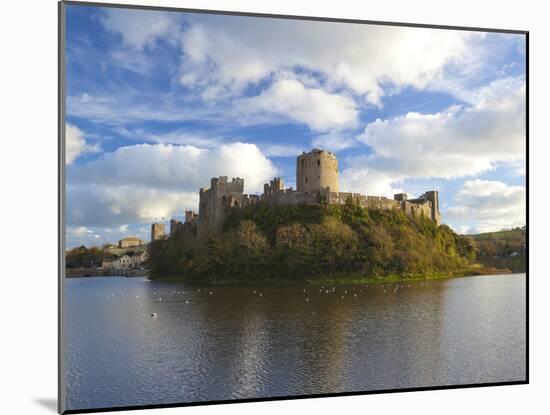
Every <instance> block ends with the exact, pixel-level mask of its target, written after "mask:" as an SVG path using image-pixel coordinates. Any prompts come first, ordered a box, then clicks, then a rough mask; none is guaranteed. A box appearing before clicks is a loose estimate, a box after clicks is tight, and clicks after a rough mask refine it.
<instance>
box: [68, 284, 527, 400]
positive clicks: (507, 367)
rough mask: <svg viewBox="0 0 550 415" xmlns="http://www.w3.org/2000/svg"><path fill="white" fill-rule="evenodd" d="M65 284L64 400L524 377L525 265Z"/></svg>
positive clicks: (244, 394) (210, 396) (229, 395)
mask: <svg viewBox="0 0 550 415" xmlns="http://www.w3.org/2000/svg"><path fill="white" fill-rule="evenodd" d="M64 284H65V305H64V313H65V314H64V316H65V321H64V334H65V335H64V348H65V367H66V376H65V381H66V407H67V409H86V408H101V407H114V406H125V405H155V404H169V403H183V402H196V401H209V400H226V399H242V398H259V397H274V396H295V395H302V394H318V393H337V392H353V391H370V390H380V389H395V388H410V387H426V386H441V385H460V384H471V383H486V382H491V383H492V382H509V381H522V380H525V376H526V370H525V369H526V367H525V364H526V360H525V354H526V327H525V326H526V321H525V319H526V314H525V311H526V302H525V300H526V297H525V284H526V276H525V274H514V275H502V276H481V277H466V278H456V279H448V280H433V281H423V282H409V283H395V284H386V285H369V286H366V285H354V286H343V285H340V286H335V287H333V286H322V287H321V286H314V285H287V286H284V285H283V286H281V285H279V286H259V285H258V286H254V285H246V286H228V287H221V286H196V285H181V284H169V283H160V282H151V281H147V280H146V279H143V278H123V277H98V278H80V279H67V280H66V281H65V282H64ZM152 313H156V316H155V317H153V316H151V314H152Z"/></svg>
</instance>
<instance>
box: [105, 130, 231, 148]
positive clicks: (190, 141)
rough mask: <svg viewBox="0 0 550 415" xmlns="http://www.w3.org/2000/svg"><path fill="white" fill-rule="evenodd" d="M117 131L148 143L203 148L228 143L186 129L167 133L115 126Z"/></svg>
mask: <svg viewBox="0 0 550 415" xmlns="http://www.w3.org/2000/svg"><path fill="white" fill-rule="evenodd" d="M115 131H116V132H117V133H118V134H120V135H121V136H123V137H125V138H129V139H132V140H136V141H143V142H147V143H158V144H176V145H190V146H194V147H201V148H212V147H217V146H220V145H222V144H223V143H224V142H225V143H228V142H229V141H228V140H227V139H223V138H222V137H211V136H207V135H201V134H198V133H194V132H193V133H191V132H189V131H187V130H185V129H181V130H174V131H169V132H165V133H151V132H148V131H146V130H145V129H143V128H136V129H129V128H126V127H122V126H120V127H115Z"/></svg>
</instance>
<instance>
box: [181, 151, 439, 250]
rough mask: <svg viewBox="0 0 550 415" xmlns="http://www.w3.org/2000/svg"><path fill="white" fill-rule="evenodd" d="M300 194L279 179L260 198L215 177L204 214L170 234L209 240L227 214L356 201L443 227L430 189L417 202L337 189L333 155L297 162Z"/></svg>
mask: <svg viewBox="0 0 550 415" xmlns="http://www.w3.org/2000/svg"><path fill="white" fill-rule="evenodd" d="M296 163H297V166H296V183H297V188H298V189H297V190H294V189H292V188H288V189H285V188H284V184H283V181H282V180H281V178H279V177H276V178H274V179H273V180H271V181H270V182H269V183H266V184H265V185H264V192H263V194H261V195H254V194H252V195H248V194H243V190H244V180H243V179H241V178H238V177H237V178H233V179H232V180H231V181H229V180H228V178H227V177H226V176H221V177H214V178H212V179H211V182H210V188H209V189H200V194H199V199H200V200H199V213H198V215H197V214H195V213H194V212H192V211H186V212H185V223H182V222H180V221H177V220H175V219H172V220H171V221H170V236H174V235H177V234H181V235H184V236H185V237H186V238H189V239H194V238H198V239H199V240H201V241H206V240H207V239H208V238H209V237H211V236H215V235H219V234H220V233H221V232H222V230H223V226H224V223H225V220H226V218H227V216H228V215H229V214H230V212H231V211H232V210H234V209H240V208H243V207H247V206H254V205H263V206H268V207H277V206H291V205H301V204H324V203H326V204H345V203H346V201H347V200H348V199H350V198H351V199H352V200H353V201H354V202H355V203H358V204H359V205H360V206H362V207H364V208H371V209H399V210H402V211H403V212H405V214H407V215H411V216H424V217H427V218H431V219H432V220H433V221H434V222H436V223H437V224H438V225H439V224H440V223H441V214H440V213H439V196H438V192H437V191H428V192H426V193H424V194H423V195H422V196H420V197H419V198H417V199H411V200H408V197H407V195H406V194H405V193H399V194H396V195H394V198H393V199H389V198H387V197H381V196H367V195H362V194H359V193H349V192H339V191H338V159H337V158H336V156H335V155H334V154H333V153H330V152H328V151H324V150H318V149H314V150H313V151H311V152H309V153H302V154H301V155H300V156H298V158H297V161H296Z"/></svg>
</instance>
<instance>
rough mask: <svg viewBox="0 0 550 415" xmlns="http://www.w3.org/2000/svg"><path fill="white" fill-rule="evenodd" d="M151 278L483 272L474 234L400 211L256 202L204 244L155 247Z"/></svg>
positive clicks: (359, 277)
mask: <svg viewBox="0 0 550 415" xmlns="http://www.w3.org/2000/svg"><path fill="white" fill-rule="evenodd" d="M150 253H151V259H150V268H151V277H152V278H160V277H171V278H174V279H176V280H185V281H202V282H224V283H231V282H266V281H309V282H315V281H342V282H346V281H347V282H351V281H354V282H358V281H366V280H387V279H397V278H399V279H402V278H432V277H438V276H449V275H457V274H470V273H476V272H478V273H479V272H482V270H481V267H480V266H479V265H477V264H476V263H475V258H476V249H475V244H474V243H473V240H472V239H471V238H465V237H462V236H459V235H457V234H456V233H454V232H453V231H452V230H451V229H450V228H449V227H448V226H445V225H442V226H439V227H438V226H436V225H435V224H434V223H433V222H432V221H431V220H429V219H426V218H423V217H419V218H416V217H409V216H406V215H405V214H404V213H403V212H401V211H397V210H378V209H363V208H361V207H360V206H357V205H354V204H353V203H352V202H349V203H347V204H346V205H337V206H336V205H333V206H324V205H300V206H288V207H279V208H267V207H262V206H251V207H248V208H244V209H240V210H237V211H234V212H233V214H232V215H231V216H230V217H229V218H228V220H227V221H226V224H225V228H224V231H223V233H222V234H221V235H220V236H219V237H217V238H214V239H211V240H210V241H208V243H206V244H204V245H202V246H194V247H190V246H189V244H188V243H186V242H185V241H183V240H181V239H178V238H169V239H167V240H161V241H155V242H154V243H152V244H151V245H150Z"/></svg>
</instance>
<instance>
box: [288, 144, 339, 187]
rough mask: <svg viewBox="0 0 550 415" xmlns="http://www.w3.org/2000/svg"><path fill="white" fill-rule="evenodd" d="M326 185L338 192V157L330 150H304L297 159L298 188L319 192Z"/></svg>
mask: <svg viewBox="0 0 550 415" xmlns="http://www.w3.org/2000/svg"><path fill="white" fill-rule="evenodd" d="M326 187H330V191H331V192H338V159H337V158H336V156H335V155H334V154H333V153H331V152H330V151H326V150H319V149H317V148H315V149H313V150H311V151H310V152H309V153H306V152H303V153H302V154H301V155H299V156H298V157H297V159H296V189H297V190H298V191H299V192H317V191H320V190H321V189H324V188H326Z"/></svg>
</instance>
